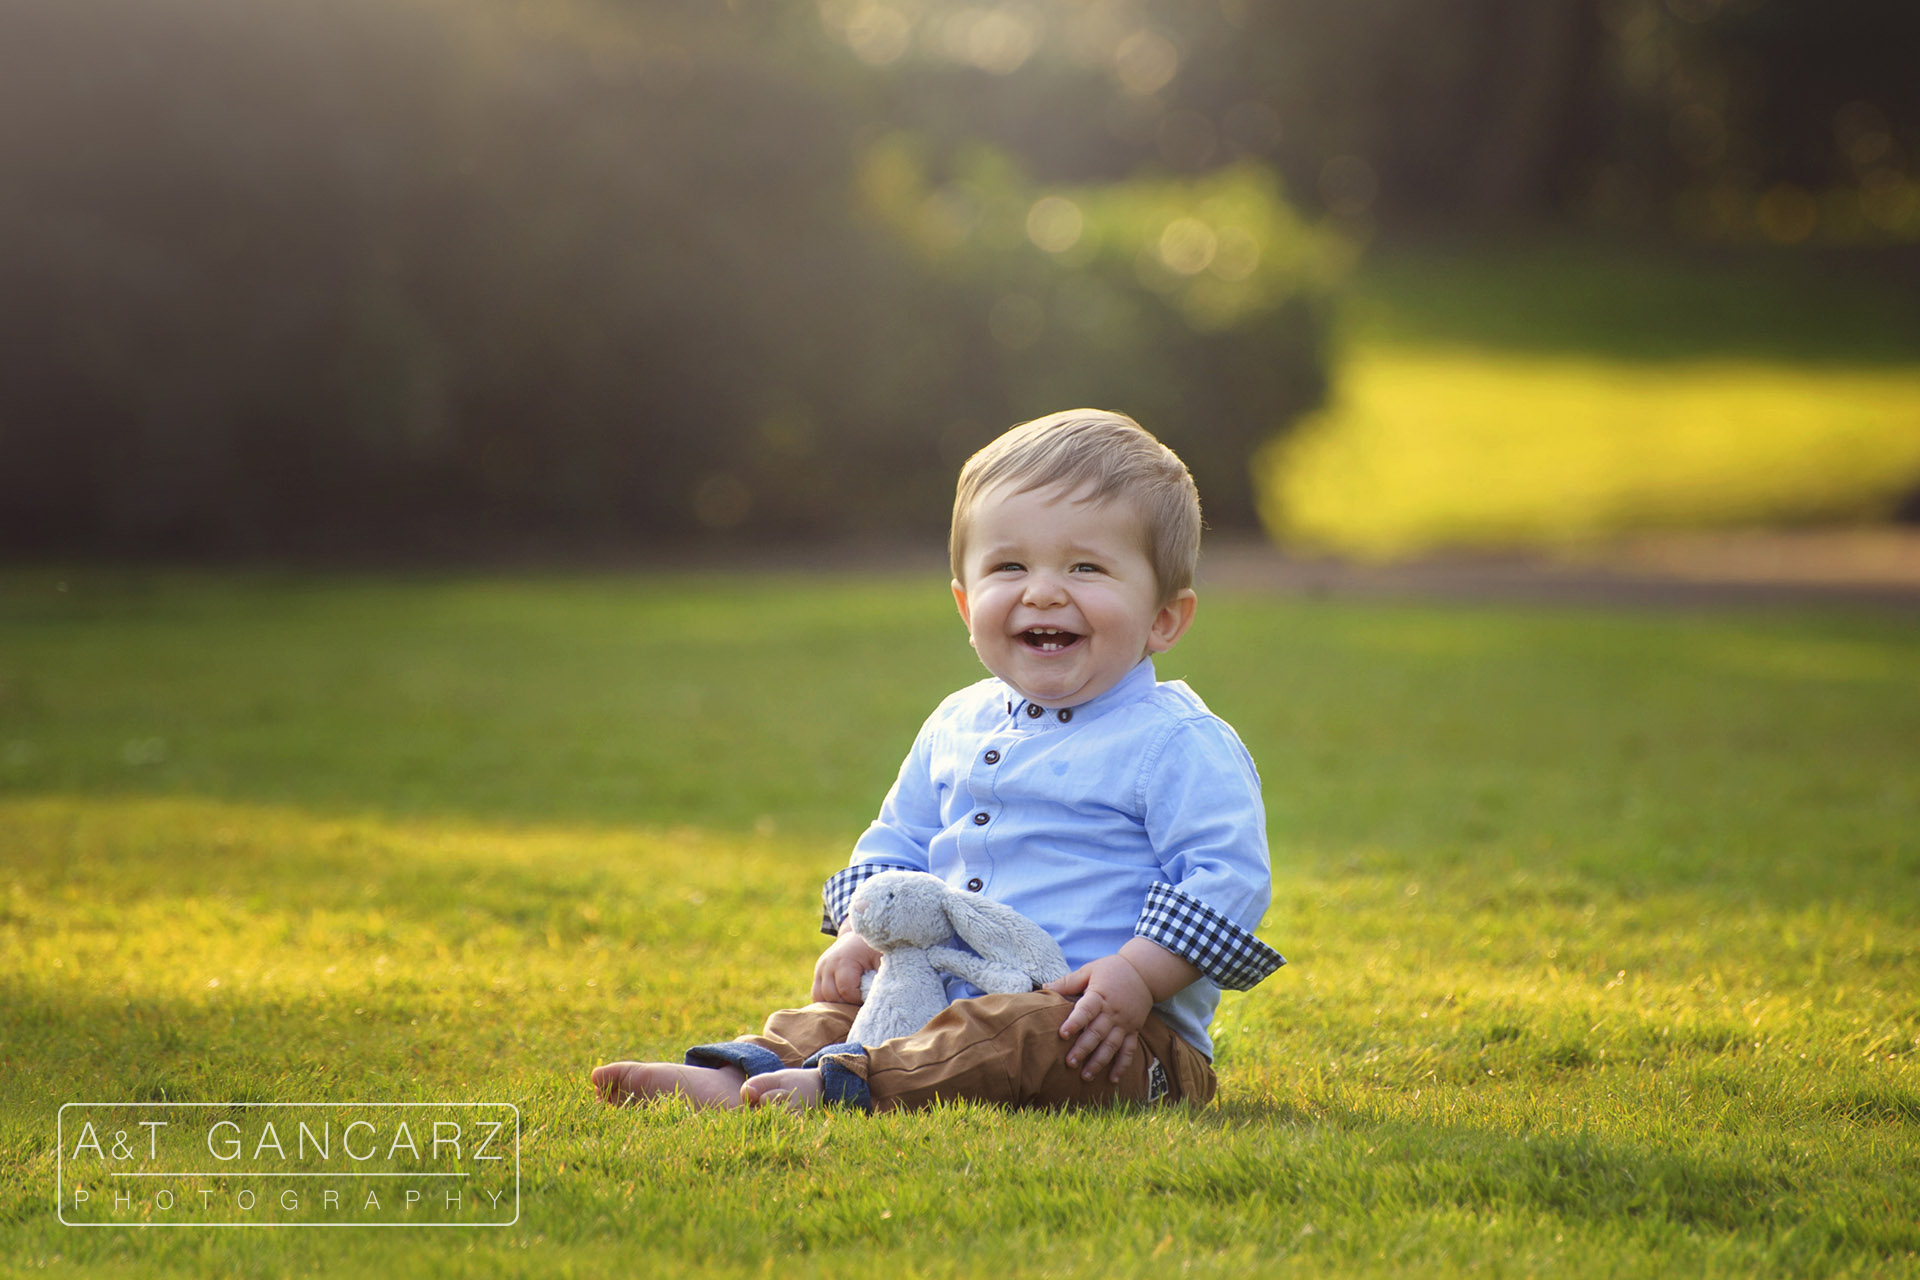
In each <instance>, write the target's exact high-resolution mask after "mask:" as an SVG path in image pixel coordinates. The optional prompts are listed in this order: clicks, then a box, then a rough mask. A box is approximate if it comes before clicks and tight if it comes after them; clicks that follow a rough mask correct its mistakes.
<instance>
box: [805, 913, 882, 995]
mask: <svg viewBox="0 0 1920 1280" xmlns="http://www.w3.org/2000/svg"><path fill="white" fill-rule="evenodd" d="M879 967H880V953H879V952H878V951H875V950H874V949H873V948H872V947H870V946H868V945H867V940H866V939H865V938H862V937H861V936H860V935H859V934H857V933H855V932H853V931H852V930H851V929H844V930H842V931H841V933H840V936H839V937H838V938H835V939H834V941H833V945H832V946H830V947H828V948H827V949H826V950H825V951H822V952H821V953H820V958H819V959H818V960H816V961H814V962H813V996H812V998H813V999H815V1000H826V1001H831V1002H833V1003H835V1004H859V1003H860V1002H861V998H860V978H861V976H862V975H863V974H865V973H866V972H867V971H868V970H870V969H878V968H879Z"/></svg>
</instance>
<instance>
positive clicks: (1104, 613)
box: [953, 484, 1194, 707]
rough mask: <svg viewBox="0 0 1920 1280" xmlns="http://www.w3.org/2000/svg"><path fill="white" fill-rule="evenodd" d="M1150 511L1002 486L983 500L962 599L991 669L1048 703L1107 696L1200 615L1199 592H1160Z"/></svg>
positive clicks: (970, 537) (972, 529)
mask: <svg viewBox="0 0 1920 1280" xmlns="http://www.w3.org/2000/svg"><path fill="white" fill-rule="evenodd" d="M1146 542H1147V540H1146V532H1145V530H1144V529H1143V527H1142V525H1141V520H1140V516H1139V514H1138V513H1137V512H1135V511H1134V510H1132V509H1131V508H1129V507H1128V506H1127V505H1126V504H1125V503H1123V502H1109V503H1107V504H1106V505H1104V506H1095V505H1093V504H1091V503H1088V502H1080V501H1076V500H1075V499H1074V498H1072V497H1071V496H1069V495H1068V494H1066V493H1064V492H1063V491H1061V490H1060V489H1059V488H1049V489H1035V490H1031V491H1029V492H1026V493H1015V492H1014V491H1013V487H1012V486H1011V485H1004V484H1003V485H1000V486H998V487H996V488H993V489H989V490H988V491H987V492H986V493H984V494H982V495H981V496H980V499H979V501H978V502H977V503H976V504H975V506H974V509H973V518H972V522H971V524H970V525H969V527H968V531H967V535H966V546H965V549H964V553H963V555H962V558H961V562H960V564H961V574H962V576H961V578H960V579H959V580H958V581H956V582H955V583H954V584H953V598H954V600H955V601H956V602H957V603H958V604H959V606H960V617H961V618H962V619H963V620H964V621H965V622H966V624H967V634H968V636H969V638H970V639H971V641H972V643H973V648H974V651H975V652H976V653H978V654H979V655H980V661H981V662H983V663H985V664H986V667H987V670H989V671H991V672H993V674H994V675H996V676H998V677H1000V679H1002V680H1004V681H1006V682H1007V683H1008V684H1009V685H1012V686H1013V687H1014V688H1015V689H1017V690H1019V692H1020V693H1021V695H1022V696H1023V697H1025V698H1027V699H1028V700H1030V701H1032V702H1037V703H1039V704H1041V705H1042V706H1047V707H1072V706H1078V705H1079V704H1080V703H1082V702H1086V701H1088V700H1089V699H1092V698H1096V697H1098V696H1099V695H1100V694H1102V693H1105V692H1106V691H1107V690H1108V689H1111V688H1112V687H1113V686H1114V685H1116V684H1118V683H1119V682H1120V678H1121V677H1122V676H1124V675H1126V674H1127V672H1129V671H1131V670H1132V669H1133V668H1134V666H1135V665H1136V664H1137V663H1138V662H1139V661H1140V659H1141V658H1143V657H1145V656H1146V655H1147V654H1149V653H1164V652H1165V651H1166V650H1168V649H1171V648H1172V647H1173V645H1174V642H1175V641H1177V640H1178V639H1179V638H1180V637H1181V636H1182V635H1184V634H1185V633H1186V630H1187V627H1188V625H1189V624H1191V623H1192V621H1193V605H1194V595H1193V592H1192V591H1182V592H1180V593H1179V594H1178V595H1176V596H1175V597H1174V598H1173V599H1172V600H1169V601H1167V602H1166V603H1164V604H1162V603H1161V602H1160V587H1159V583H1157V582H1156V581H1155V580H1154V574H1153V563H1152V562H1151V561H1150V560H1149V559H1148V558H1147V545H1146Z"/></svg>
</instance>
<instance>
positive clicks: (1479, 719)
mask: <svg viewBox="0 0 1920 1280" xmlns="http://www.w3.org/2000/svg"><path fill="white" fill-rule="evenodd" d="M943 584H944V575H943V574H942V573H941V572H940V570H939V567H938V565H937V564H934V563H930V564H929V566H928V569H927V572H926V573H925V574H923V575H916V576H909V577H855V576H851V575H847V576H821V577H807V576H801V575H786V576H752V575H744V574H743V575H708V576H703V577H694V576H678V577H676V576H667V575H651V576H628V577H610V576H609V577H584V576H576V577H550V578H535V577H519V578H511V577H491V578H489V577H417V578H408V577H403V576H386V577H374V576H336V577H327V576H297V575H239V574H232V575H196V574H147V573H132V572H107V571H101V570H74V571H71V572H66V573H61V572H55V571H51V570H48V571H19V570H16V571H12V572H9V573H7V574H4V575H0V892H4V900H0V990H4V993H5V994H4V1000H3V1001H0V1232H3V1233H4V1234H0V1245H3V1247H0V1272H4V1273H6V1274H16V1273H17V1274H28V1273H32V1274H36V1275H37V1274H44V1273H51V1274H68V1275H77V1274H101V1273H109V1272H111V1273H118V1274H133V1275H170V1276H171V1275H190V1276H201V1275H213V1274H285V1275H309V1274H328V1275H333V1274H360V1273H369V1272H380V1273H386V1274H388V1275H393V1274H403V1275H411V1274H445V1275H467V1274H474V1275H492V1274H500V1273H510V1274H529V1275H532V1274H540V1275H545V1274H563V1275H564V1274H578V1275H608V1274H626V1275H636V1276H639V1275H649V1276H650V1275H661V1274H665V1275H675V1274H698V1275H715V1276H733V1275H767V1274H778V1275H797V1276H842V1275H849V1274H878V1275H889V1276H894V1275H897V1276H946V1275H979V1274H985V1273H994V1274H997V1275H1002V1276H1022V1275H1041V1274H1046V1275H1061V1276H1104V1275H1146V1274H1161V1273H1167V1272H1171V1271H1174V1270H1178V1271H1180V1272H1182V1273H1193V1274H1199V1275H1219V1276H1239V1275H1245V1274H1274V1275H1279V1274H1286V1275H1316V1274H1379V1275H1388V1274H1404V1273H1406V1272H1408V1271H1416V1272H1418V1273H1420V1274H1441V1275H1447V1274H1454V1273H1467V1272H1477V1273H1486V1274H1494V1275H1530V1274H1553V1275H1568V1276H1585V1275H1593V1276H1601V1275H1622V1274H1640V1275H1675V1274H1680V1275H1723V1276H1747V1275H1753V1274H1773V1275H1809V1276H1814V1275H1818V1276H1828V1275H1914V1274H1920V680H1917V679H1916V678H1915V672H1916V671H1920V630H1916V629H1915V628H1914V626H1913V625H1912V622H1911V620H1910V619H1903V618H1896V617H1890V616H1877V615H1873V614H1866V613H1849V612H1845V611H1841V610H1828V611H1801V612H1787V611H1744V612H1719V613H1690V612H1664V613H1633V612H1603V611H1600V610H1588V609H1571V608H1569V609H1537V608H1520V607H1501V608H1493V607H1472V608H1468V607H1447V606H1441V605H1415V604H1379V603H1350V602H1341V601H1336V600H1310V599H1280V598H1269V597H1262V596H1257V595H1233V594H1229V593H1226V592H1207V593H1204V595H1203V607H1202V612H1201V617H1200V621H1199V624H1198V626H1197V627H1196V629H1195V631H1194V633H1193V634H1192V635H1191V636H1190V637H1189V638H1188V639H1187V640H1186V641H1185V642H1183V643H1182V645H1181V646H1180V648H1179V649H1178V650H1176V651H1175V652H1174V653H1173V654H1171V655H1169V656H1168V657H1167V658H1165V659H1163V660H1162V664H1161V671H1162V675H1163V676H1167V677H1172V676H1180V677H1184V678H1187V679H1190V680H1191V681H1192V682H1193V684H1194V685H1195V687H1196V688H1198V689H1199V690H1200V691H1201V692H1202V693H1203V694H1204V695H1205V696H1206V697H1207V698H1208V700H1209V702H1210V703H1211V704H1212V705H1213V706H1214V708H1215V709H1216V710H1218V711H1220V712H1221V713H1222V714H1223V715H1225V716H1226V717H1227V718H1228V719H1230V720H1232V721H1233V722H1234V723H1235V724H1236V726H1237V727H1238V728H1239V729H1240V731H1241V734H1242V736H1243V737H1244V738H1245V739H1246V741H1247V743H1248V745H1249V747H1250V748H1251V749H1252V751H1253V754H1254V756H1255V757H1256V759H1257V760H1258V761H1259V763H1260V765H1261V769H1262V772H1263V776H1264V779H1265V783H1266V789H1267V798H1268V805H1269V811H1270V824H1271V829H1272V835H1273V850H1274V868H1275V898H1274V904H1273V908H1272V910H1271V912H1270V913H1269V915H1268V917H1267V921H1266V925H1265V927H1264V929H1263V934H1264V935H1265V936H1266V937H1267V938H1269V939H1270V940H1271V941H1273V942H1274V943H1275V944H1276V945H1277V946H1279V947H1280V948H1281V949H1282V950H1283V951H1285V952H1286V953H1287V954H1288V956H1289V958H1290V959H1291V961H1292V963H1291V964H1290V965H1289V966H1288V967H1287V968H1285V969H1283V970H1281V971H1280V972H1279V973H1278V974H1277V975H1275V976H1274V977H1273V978H1272V979H1270V980H1269V981H1267V982H1266V983H1264V984H1263V985H1262V986H1260V987H1259V988H1257V989H1256V990H1254V991H1253V992H1251V993H1247V994H1245V995H1236V996H1231V997H1229V999H1228V1001H1227V1003H1226V1004H1225V1005H1224V1006H1223V1008H1222V1010H1221V1015H1220V1019H1219V1024H1218V1027H1217V1031H1216V1037H1217V1041H1218V1045H1219V1063H1218V1065H1219V1068H1220V1072H1221V1077H1222V1092H1221V1096H1220V1100H1219V1101H1218V1103H1217V1104H1216V1105H1215V1106H1213V1107H1211V1108H1210V1109H1207V1110H1205V1111H1201V1112H1198V1113H1192V1114H1189V1113H1186V1112H1184V1111H1174V1112H1165V1113H1160V1112H1145V1111H1118V1112H1111V1113H1101V1114H1080V1115H1032V1114H1008V1113H1002V1112H998V1111H994V1110H991V1109H986V1108H978V1107H955V1108H951V1109H945V1110H938V1111H934V1112H926V1113H919V1114H912V1115H895V1116H881V1117H866V1116H858V1115H846V1114H817V1115H812V1116H806V1117H795V1116H788V1115H776V1114H767V1113H759V1114H752V1115H744V1114H737V1113H735V1114H726V1115H695V1114H691V1113H688V1112H686V1111H684V1110H683V1109H681V1108H679V1107H677V1106H674V1105H665V1106H660V1107H656V1108H652V1109H642V1110H629V1111H611V1110H607V1109H604V1108H601V1107H600V1106H598V1105H597V1104H595V1103H593V1102H592V1101H591V1100H590V1098H589V1095H588V1091H587V1089H586V1087H585V1072H586V1070H587V1068H588V1067H590V1066H591V1065H592V1064H594V1063H595V1062H598V1061H600V1060H602V1059H604V1058H606V1057H608V1056H610V1055H615V1054H619V1055H628V1054H644V1055H672V1054H676V1053H677V1052H678V1050H679V1049H680V1048H681V1047H682V1046H683V1045H684V1044H685V1043H687V1042H688V1041H689V1040H698V1039H706V1038H711V1037H714V1036H718V1035H728V1034H733V1033H736V1032H738V1031H741V1030H744V1029H747V1028H748V1027H749V1026H750V1024H752V1023H753V1022H754V1021H755V1020H756V1018H757V1016H758V1015H759V1014H760V1013H762V1012H763V1011H765V1010H766V1009H767V1008H769V1007H772V1006H774V1005H776V1004H778V1003H781V1002H787V1001H792V1000H795V999H798V998H799V997H800V995H801V993H802V992H803V990H804V985H805V983H806V980H807V975H808V973H809V969H810V964H811V960H812V957H813V955H814V954H815V953H816V951H817V950H818V948H819V946H820V945H821V944H822V942H823V939H822V938H821V937H820V936H819V935H818V934H817V933H816V932H815V926H816V923H817V905H816V904H817V896H816V895H817V889H818V884H819V881H820V880H821V879H822V878H823V877H824V876H825V875H826V874H827V873H829V872H830V871H832V870H833V869H834V868H836V867H837V866H838V865H840V864H841V863H842V862H843V860H844V857H845V850H846V847H847V844H848V842H849V840H850V839H851V838H852V837H853V836H854V834H856V833H857V832H858V831H859V830H860V828H861V827H862V826H863V825H864V823H865V822H866V821H867V819H868V817H869V816H870V814H871V812H872V810H873V808H874V807H875V805H876V804H877V802H878V800H879V797H880V794H881V792H882V791H883V790H884V788H885V786H886V785H887V783H888V781H889V780H890V778H891V776H892V773H893V770H894V768H895V766H896V764H897V761H898V758H899V755H900V754H901V752H902V751H903V750H904V749H905V747H906V745H907V743H908V741H909V740H910V738H911V735H912V733H913V730H914V728H915V727H916V726H917V724H918V722H919V720H920V718H921V716H922V715H923V714H924V713H925V712H926V710H928V709H929V708H930V707H931V705H932V704H933V702H934V701H935V700H936V699H937V698H938V697H939V696H940V695H941V694H942V693H944V692H945V691H946V690H947V689H949V688H950V687H952V686H954V685H955V684H957V683H959V682H961V681H964V680H967V679H971V678H972V677H973V676H974V674H975V673H976V667H975V666H974V664H973V661H972V658H971V655H970V653H969V651H968V650H967V648H966V645H965V643H964V639H963V636H962V633H961V631H960V628H959V624H958V623H957V621H955V620H954V619H953V618H952V617H951V616H950V613H951V605H950V602H949V601H948V600H947V597H946V592H945V589H944V585H943ZM106 1099H117V1100H159V1099H169V1100H176V1101H234V1100H242V1101H272V1100H282V1101H293V1100H313V1099H331V1100H339V1101H396V1102H397V1101H456V1100H460V1101H508V1102H512V1103H515V1104H516V1105H517V1106H518V1107H519V1109H520V1113H521V1116H522V1126H523V1137H522V1145H521V1159H522V1187H521V1195H522V1200H521V1211H520V1216H519V1220H518V1222H517V1223H516V1224H515V1225H513V1226H510V1227H503V1228H493V1229H479V1228H474V1229H451V1230H439V1231H434V1230H391V1231H380V1230H373V1229H359V1230H355V1229H349V1230H339V1231H328V1230H319V1229H312V1228H291V1227H290V1228H281V1229H273V1230H236V1229H217V1228H194V1229H185V1230H152V1229H148V1230H143V1229H133V1228H124V1229H123V1228H106V1229H83V1228H74V1227H65V1226H62V1225H61V1224H60V1223H59V1222H58V1221H57V1219H56V1217H55V1213H54V1205H53V1200H54V1194H55V1193H54V1182H55V1164H56V1161H55V1133H56V1113H57V1112H58V1109H59V1107H60V1106H61V1104H62V1103H67V1102H75V1101H98V1100H106Z"/></svg>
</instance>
